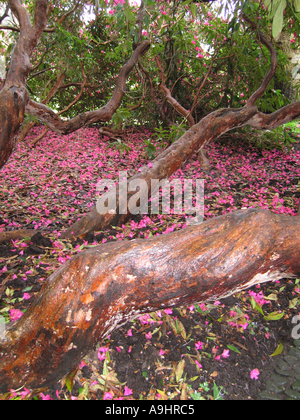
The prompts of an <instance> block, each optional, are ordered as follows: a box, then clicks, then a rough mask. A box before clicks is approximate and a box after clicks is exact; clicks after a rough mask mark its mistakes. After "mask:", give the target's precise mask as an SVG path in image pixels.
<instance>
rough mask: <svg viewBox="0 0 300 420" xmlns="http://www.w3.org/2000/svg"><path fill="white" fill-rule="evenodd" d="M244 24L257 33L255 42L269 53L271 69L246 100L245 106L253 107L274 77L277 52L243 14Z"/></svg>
mask: <svg viewBox="0 0 300 420" xmlns="http://www.w3.org/2000/svg"><path fill="white" fill-rule="evenodd" d="M242 17H243V19H244V20H245V22H247V23H249V24H250V26H251V28H252V29H253V31H256V32H257V40H258V42H259V43H260V44H262V45H264V46H265V47H266V48H267V49H268V50H269V52H270V53H271V68H270V70H269V72H268V74H267V75H266V77H265V78H264V80H263V82H262V84H261V86H260V88H259V89H258V90H257V91H256V92H254V94H253V95H252V96H251V98H250V99H249V100H248V102H247V105H246V106H252V105H255V103H256V101H257V100H258V99H259V98H260V97H261V96H262V95H263V94H264V93H265V91H266V89H267V87H268V85H269V83H270V81H271V80H272V78H273V77H274V75H275V73H276V68H277V52H276V50H275V48H274V46H273V44H272V43H271V42H270V41H269V40H268V39H267V38H266V36H265V35H264V34H263V33H262V32H260V31H258V30H257V26H256V24H255V23H254V22H252V21H251V19H249V18H248V16H246V15H245V14H243V15H242Z"/></svg>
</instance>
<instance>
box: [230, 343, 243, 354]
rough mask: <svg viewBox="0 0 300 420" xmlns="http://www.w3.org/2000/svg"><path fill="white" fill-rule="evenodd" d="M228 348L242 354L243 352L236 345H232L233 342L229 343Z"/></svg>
mask: <svg viewBox="0 0 300 420" xmlns="http://www.w3.org/2000/svg"><path fill="white" fill-rule="evenodd" d="M227 348H229V350H232V351H235V352H236V353H238V354H241V352H240V351H239V350H238V349H237V348H236V347H234V346H232V345H231V344H229V345H228V346H227Z"/></svg>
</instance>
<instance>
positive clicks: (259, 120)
mask: <svg viewBox="0 0 300 420" xmlns="http://www.w3.org/2000/svg"><path fill="white" fill-rule="evenodd" d="M297 118H300V102H295V103H293V104H290V105H287V106H285V107H283V108H281V109H279V110H278V111H275V112H273V113H272V114H264V113H263V112H259V111H258V112H257V113H256V115H254V116H253V118H251V119H250V120H249V121H248V123H247V125H249V126H250V127H253V128H256V129H259V130H272V129H274V128H277V127H280V126H281V125H283V124H287V123H288V122H290V121H293V120H295V119H297Z"/></svg>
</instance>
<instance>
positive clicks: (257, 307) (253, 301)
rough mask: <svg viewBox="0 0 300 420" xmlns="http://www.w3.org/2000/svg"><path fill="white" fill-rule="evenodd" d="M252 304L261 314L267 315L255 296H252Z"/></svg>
mask: <svg viewBox="0 0 300 420" xmlns="http://www.w3.org/2000/svg"><path fill="white" fill-rule="evenodd" d="M251 305H252V308H253V309H255V310H256V311H258V312H259V313H260V314H262V316H264V315H265V314H264V311H263V310H262V307H261V306H260V305H259V304H258V303H257V302H256V301H255V299H254V297H253V296H251Z"/></svg>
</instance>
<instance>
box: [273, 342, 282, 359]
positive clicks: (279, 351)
mask: <svg viewBox="0 0 300 420" xmlns="http://www.w3.org/2000/svg"><path fill="white" fill-rule="evenodd" d="M282 352H283V344H282V343H279V345H278V347H277V349H276V350H275V351H274V353H273V354H271V357H273V356H279V355H280V354H281V353H282Z"/></svg>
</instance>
